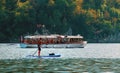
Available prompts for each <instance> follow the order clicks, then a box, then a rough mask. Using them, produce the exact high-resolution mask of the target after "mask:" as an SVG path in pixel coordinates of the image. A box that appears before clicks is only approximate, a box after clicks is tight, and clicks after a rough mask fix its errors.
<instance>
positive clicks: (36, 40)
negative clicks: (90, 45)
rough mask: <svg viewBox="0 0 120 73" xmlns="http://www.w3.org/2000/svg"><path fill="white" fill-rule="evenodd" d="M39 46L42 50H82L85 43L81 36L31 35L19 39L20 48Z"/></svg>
mask: <svg viewBox="0 0 120 73" xmlns="http://www.w3.org/2000/svg"><path fill="white" fill-rule="evenodd" d="M38 44H39V45H41V47H42V48H84V47H85V46H86V44H87V41H84V40H83V36H81V35H76V36H73V35H71V36H65V35H33V36H24V37H22V38H21V43H20V47H21V48H27V47H28V48H31V47H37V45H38Z"/></svg>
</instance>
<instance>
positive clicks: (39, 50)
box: [38, 44, 41, 56]
mask: <svg viewBox="0 0 120 73" xmlns="http://www.w3.org/2000/svg"><path fill="white" fill-rule="evenodd" d="M40 52H41V46H40V45H39V44H38V56H40Z"/></svg>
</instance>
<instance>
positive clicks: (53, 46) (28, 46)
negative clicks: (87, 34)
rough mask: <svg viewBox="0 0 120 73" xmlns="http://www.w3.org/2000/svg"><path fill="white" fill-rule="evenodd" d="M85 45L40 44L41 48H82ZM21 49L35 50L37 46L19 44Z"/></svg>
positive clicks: (84, 43) (85, 42)
mask: <svg viewBox="0 0 120 73" xmlns="http://www.w3.org/2000/svg"><path fill="white" fill-rule="evenodd" d="M86 44H87V41H84V42H83V43H74V44H42V45H41V48H84V47H85V46H86ZM20 47H21V48H37V44H25V43H20Z"/></svg>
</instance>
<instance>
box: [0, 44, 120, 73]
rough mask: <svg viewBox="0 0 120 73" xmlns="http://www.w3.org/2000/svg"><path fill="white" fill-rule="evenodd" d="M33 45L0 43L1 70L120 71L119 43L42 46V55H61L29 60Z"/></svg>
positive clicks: (40, 72)
mask: <svg viewBox="0 0 120 73" xmlns="http://www.w3.org/2000/svg"><path fill="white" fill-rule="evenodd" d="M36 51H37V49H36V48H20V47H19V44H16V43H7V44H6V43H5V44H3V43H1V44H0V73H120V44H119V43H114V44H111V43H110V44H106V43H102V44H101V43H99V44H96V43H92V44H91V43H90V44H87V46H86V47H85V48H42V51H41V55H42V56H45V55H48V54H49V53H55V54H61V57H60V58H52V59H51V58H50V59H28V58H26V56H27V55H33V54H34V55H37V52H36Z"/></svg>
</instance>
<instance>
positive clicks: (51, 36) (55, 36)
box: [24, 35, 83, 39]
mask: <svg viewBox="0 0 120 73" xmlns="http://www.w3.org/2000/svg"><path fill="white" fill-rule="evenodd" d="M24 38H29V39H39V38H83V36H80V35H77V36H73V35H72V36H64V35H34V36H25V37H24Z"/></svg>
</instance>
